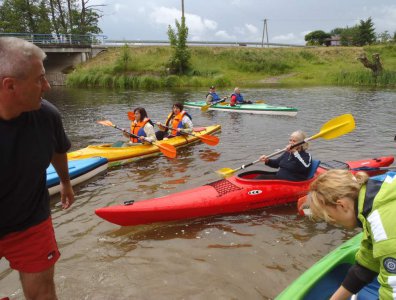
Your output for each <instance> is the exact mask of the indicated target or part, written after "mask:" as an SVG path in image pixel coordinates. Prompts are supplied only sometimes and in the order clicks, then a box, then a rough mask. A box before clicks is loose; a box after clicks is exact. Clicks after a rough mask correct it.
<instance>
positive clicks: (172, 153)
mask: <svg viewBox="0 0 396 300" xmlns="http://www.w3.org/2000/svg"><path fill="white" fill-rule="evenodd" d="M97 122H98V124H101V125H104V126H109V127H113V128H115V129H118V130H121V131H123V132H125V133H126V134H128V135H129V136H130V137H134V138H137V139H138V138H139V136H137V135H135V134H133V133H130V132H129V131H126V130H125V129H122V128H120V127H118V126H116V125H114V124H113V123H112V122H111V121H109V120H104V121H97ZM146 142H148V143H150V144H152V145H154V146H156V147H158V148H159V150H160V151H161V152H162V153H163V154H164V155H165V156H166V157H169V158H175V157H176V148H175V147H174V146H172V145H169V144H166V143H161V144H160V143H156V142H150V141H147V140H146Z"/></svg>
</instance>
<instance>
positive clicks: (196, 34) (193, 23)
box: [149, 7, 217, 41]
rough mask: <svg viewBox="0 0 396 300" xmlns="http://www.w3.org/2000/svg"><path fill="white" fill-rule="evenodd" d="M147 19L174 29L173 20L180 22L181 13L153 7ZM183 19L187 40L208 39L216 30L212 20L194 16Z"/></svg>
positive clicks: (189, 15)
mask: <svg viewBox="0 0 396 300" xmlns="http://www.w3.org/2000/svg"><path fill="white" fill-rule="evenodd" d="M149 17H150V19H151V21H153V22H154V23H155V24H159V25H171V26H172V27H175V19H177V20H180V17H181V11H180V10H179V9H176V8H168V7H154V8H153V11H152V12H151V13H150V14H149ZM185 17H186V25H187V27H188V32H189V39H191V40H195V41H196V40H199V39H209V37H211V36H213V34H214V33H213V31H215V30H216V29H217V22H216V21H214V20H209V19H205V18H202V17H201V16H198V15H194V14H185Z"/></svg>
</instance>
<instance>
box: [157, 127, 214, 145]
mask: <svg viewBox="0 0 396 300" xmlns="http://www.w3.org/2000/svg"><path fill="white" fill-rule="evenodd" d="M155 125H157V124H155ZM157 126H161V127H164V128H166V129H170V130H175V129H173V128H171V127H168V126H165V125H162V124H161V125H157ZM180 134H181V135H183V134H187V135H191V136H195V137H197V138H199V139H200V140H201V141H202V142H203V143H205V144H207V145H209V146H216V145H217V144H218V143H219V141H220V139H219V138H218V137H217V136H214V135H209V134H201V135H196V134H193V133H189V132H185V131H183V130H181V131H180Z"/></svg>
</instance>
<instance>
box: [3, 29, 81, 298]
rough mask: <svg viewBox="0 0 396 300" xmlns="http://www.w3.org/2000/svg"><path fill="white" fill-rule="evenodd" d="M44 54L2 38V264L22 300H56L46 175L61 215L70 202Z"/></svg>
mask: <svg viewBox="0 0 396 300" xmlns="http://www.w3.org/2000/svg"><path fill="white" fill-rule="evenodd" d="M45 57H46V55H45V53H44V52H43V51H42V50H41V49H40V48H39V47H37V46H35V45H33V44H32V43H29V42H27V41H25V40H22V39H18V38H14V37H1V38H0V150H1V155H0V170H1V173H0V186H1V189H0V258H2V257H5V258H6V259H7V260H8V261H9V263H10V267H11V268H12V269H14V270H17V271H19V275H20V280H21V283H22V288H23V292H24V295H25V297H26V299H56V298H57V297H56V290H55V284H54V269H55V268H54V265H55V263H56V261H57V260H58V259H59V256H60V253H59V250H58V247H57V244H56V240H55V235H54V228H53V225H52V220H51V215H50V198H49V194H48V190H47V187H46V169H47V167H48V166H49V164H50V163H52V164H53V166H54V168H55V170H56V172H57V173H58V175H59V178H60V186H61V190H60V192H61V202H62V207H63V208H64V209H67V208H69V207H70V206H71V205H72V204H73V202H74V193H73V189H72V186H71V184H70V179H69V173H68V165H67V156H66V151H67V150H68V149H69V148H70V141H69V139H68V138H67V136H66V134H65V131H64V129H63V125H62V120H61V116H60V114H59V111H58V110H57V109H56V108H55V106H53V105H52V104H51V103H49V102H48V101H46V100H44V99H42V95H43V93H44V92H45V91H48V90H49V89H50V85H49V83H48V81H47V79H46V78H45V69H44V66H43V60H44V59H45Z"/></svg>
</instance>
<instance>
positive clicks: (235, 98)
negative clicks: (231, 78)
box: [230, 87, 252, 106]
mask: <svg viewBox="0 0 396 300" xmlns="http://www.w3.org/2000/svg"><path fill="white" fill-rule="evenodd" d="M236 104H252V101H246V100H244V99H243V96H242V94H241V90H240V89H239V87H236V88H235V89H234V93H233V94H231V99H230V106H235V105H236Z"/></svg>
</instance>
